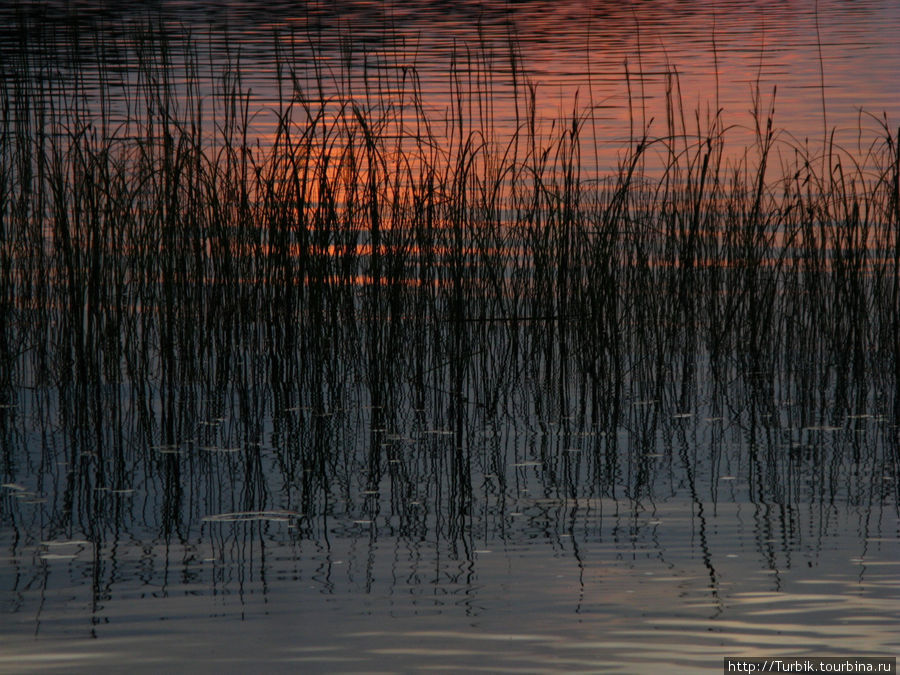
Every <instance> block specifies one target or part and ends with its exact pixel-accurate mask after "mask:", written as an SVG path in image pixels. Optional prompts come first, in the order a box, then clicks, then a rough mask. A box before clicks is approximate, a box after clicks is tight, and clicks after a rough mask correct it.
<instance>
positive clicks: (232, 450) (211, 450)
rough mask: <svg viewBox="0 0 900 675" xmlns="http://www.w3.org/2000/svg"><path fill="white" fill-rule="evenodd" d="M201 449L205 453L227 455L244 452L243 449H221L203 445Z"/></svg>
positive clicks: (215, 446)
mask: <svg viewBox="0 0 900 675" xmlns="http://www.w3.org/2000/svg"><path fill="white" fill-rule="evenodd" d="M200 449H201V450H202V451H203V452H225V453H235V452H242V451H243V450H244V449H243V448H221V447H219V446H217V445H202V446H200Z"/></svg>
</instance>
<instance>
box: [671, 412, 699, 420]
mask: <svg viewBox="0 0 900 675" xmlns="http://www.w3.org/2000/svg"><path fill="white" fill-rule="evenodd" d="M693 416H694V413H690V412H680V413H675V414H674V415H672V419H673V420H685V419H688V418H689V417H693Z"/></svg>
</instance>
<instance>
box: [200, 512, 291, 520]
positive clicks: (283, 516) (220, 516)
mask: <svg viewBox="0 0 900 675" xmlns="http://www.w3.org/2000/svg"><path fill="white" fill-rule="evenodd" d="M300 516H301V514H300V513H298V512H297V511H279V510H275V511H232V512H229V513H215V514H212V515H208V516H203V520H204V521H205V522H208V523H237V522H241V521H253V520H271V521H275V522H280V523H286V522H288V521H289V520H292V519H294V518H299V517H300Z"/></svg>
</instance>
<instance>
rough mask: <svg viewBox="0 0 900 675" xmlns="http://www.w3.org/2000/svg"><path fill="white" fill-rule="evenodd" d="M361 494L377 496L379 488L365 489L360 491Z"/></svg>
mask: <svg viewBox="0 0 900 675" xmlns="http://www.w3.org/2000/svg"><path fill="white" fill-rule="evenodd" d="M360 494H362V495H369V496H372V495H376V496H377V495H378V490H363V491H362V492H360Z"/></svg>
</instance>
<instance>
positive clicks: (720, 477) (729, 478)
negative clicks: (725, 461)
mask: <svg viewBox="0 0 900 675" xmlns="http://www.w3.org/2000/svg"><path fill="white" fill-rule="evenodd" d="M734 479H735V477H734V476H719V480H734Z"/></svg>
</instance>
